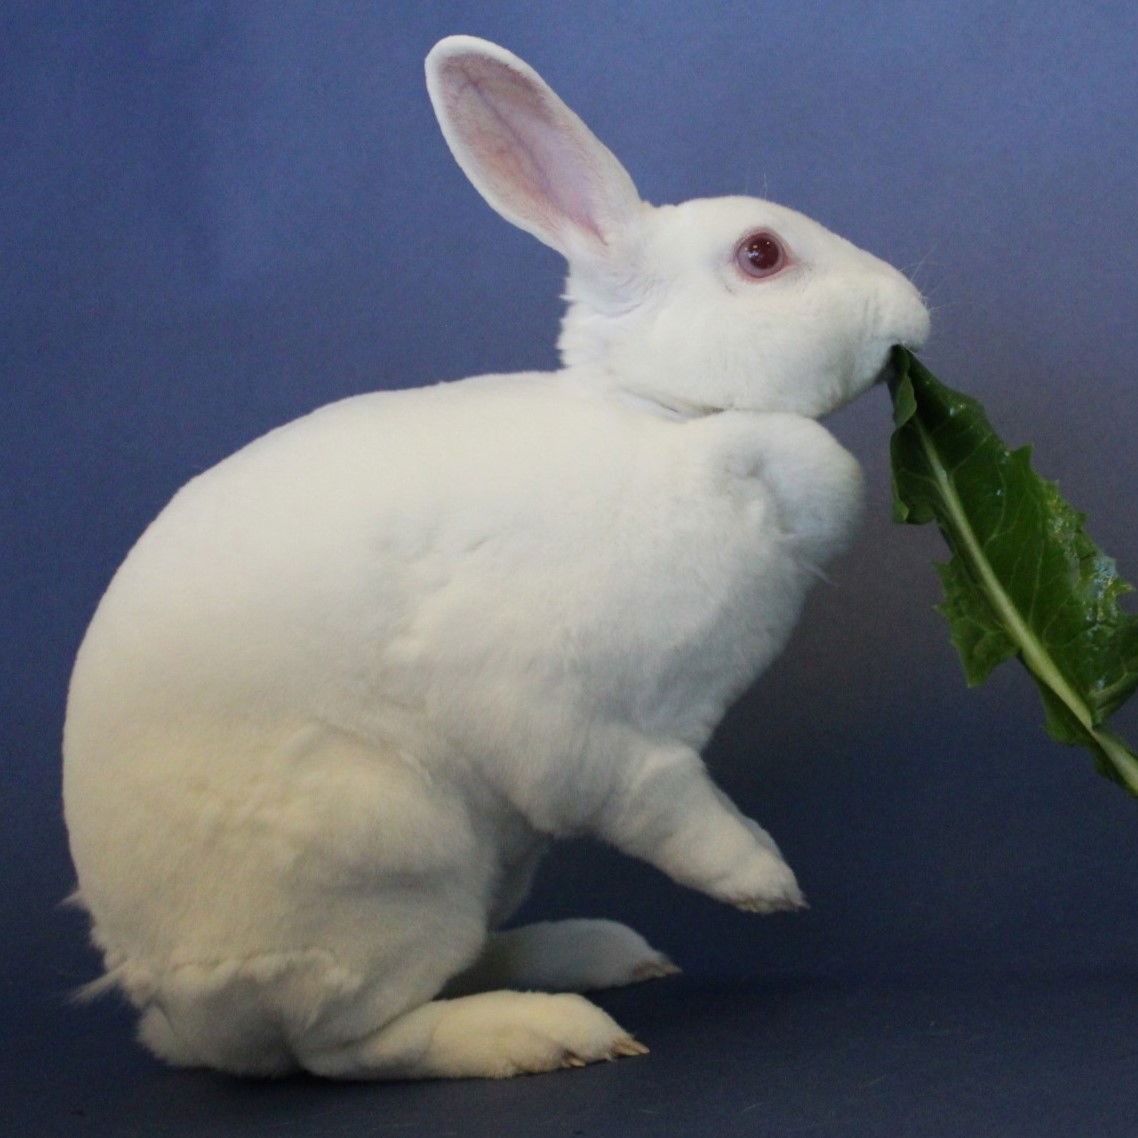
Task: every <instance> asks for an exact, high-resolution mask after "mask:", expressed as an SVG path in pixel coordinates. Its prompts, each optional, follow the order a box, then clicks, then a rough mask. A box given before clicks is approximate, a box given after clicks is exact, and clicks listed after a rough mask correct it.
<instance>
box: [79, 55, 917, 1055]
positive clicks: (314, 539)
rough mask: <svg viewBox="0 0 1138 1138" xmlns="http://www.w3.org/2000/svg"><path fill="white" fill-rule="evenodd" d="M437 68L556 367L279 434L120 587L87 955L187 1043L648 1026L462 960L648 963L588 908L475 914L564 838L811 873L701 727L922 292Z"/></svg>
mask: <svg viewBox="0 0 1138 1138" xmlns="http://www.w3.org/2000/svg"><path fill="white" fill-rule="evenodd" d="M427 68H428V85H429V90H430V93H431V97H432V99H433V100H434V103H435V106H436V109H437V111H438V114H439V117H440V121H441V124H442V127H443V130H444V133H445V134H446V137H447V139H448V141H449V142H450V145H451V147H452V149H453V150H454V153H455V156H456V157H457V158H458V160H459V162H460V163H461V164H462V166H463V168H464V169H465V170H466V171H467V172H468V174H469V175H470V177H471V179H472V181H473V182H474V183H475V184H476V185H477V186H478V188H479V189H480V190H481V191H482V193H483V194H484V195H485V196H486V198H487V199H488V200H489V202H490V203H491V205H493V206H495V207H496V208H497V209H498V210H499V211H500V212H501V213H502V214H503V215H504V216H506V217H508V218H509V219H510V220H511V221H514V222H515V223H517V224H519V225H521V226H522V227H523V228H526V229H528V230H529V231H530V232H532V233H534V234H535V235H536V236H538V237H539V238H540V239H541V240H543V241H546V242H548V243H549V244H551V245H553V246H554V247H555V248H558V249H560V250H561V251H562V252H563V253H565V255H566V257H567V258H568V260H569V265H570V273H569V283H568V299H569V308H568V311H567V313H566V317H565V322H564V328H563V332H562V337H561V347H562V352H563V358H564V365H565V366H564V368H563V369H562V370H561V371H559V372H556V373H552V374H536V373H533V374H519V375H499V376H483V377H479V378H475V379H468V380H464V381H461V382H458V383H451V384H444V385H439V386H436V387H432V388H426V389H422V390H416V391H403V392H389V393H379V394H373V395H366V396H361V397H358V398H355V399H349V400H345V401H344V402H341V403H336V404H333V405H331V406H328V407H325V408H323V409H321V410H319V411H317V412H315V413H314V414H312V415H309V416H307V417H306V418H303V419H301V420H299V421H297V422H294V423H291V424H289V425H288V426H285V427H282V428H280V429H279V430H276V431H273V432H272V433H270V434H269V435H267V436H265V437H264V438H261V439H259V440H257V441H256V442H254V443H252V444H251V445H250V446H247V447H246V448H244V449H243V450H241V451H239V452H238V453H237V454H235V455H233V456H232V457H230V458H229V459H227V460H226V461H224V462H222V463H221V464H220V465H218V466H217V467H215V468H214V469H212V470H210V471H208V472H207V473H205V474H203V475H202V476H201V477H199V478H196V479H195V480H194V481H192V482H191V483H190V484H189V485H187V486H186V487H185V488H184V489H183V490H182V491H181V492H180V493H179V494H178V495H177V496H176V497H175V499H174V500H173V501H172V502H171V503H170V505H169V506H168V507H167V509H166V510H165V511H164V512H163V513H162V514H161V515H160V516H159V518H158V519H157V520H156V521H155V522H154V523H153V525H152V526H151V527H150V528H149V529H148V530H147V532H146V533H145V534H144V535H143V537H142V538H141V540H140V541H139V543H138V544H137V546H136V547H135V549H134V550H133V551H132V552H131V554H130V556H129V557H128V558H127V560H126V562H125V563H124V564H123V566H122V568H121V569H120V570H119V572H118V574H117V575H116V577H115V579H114V581H113V582H112V584H111V586H110V588H109V589H108V591H107V594H106V596H105V597H104V598H103V601H102V603H101V605H100V606H99V609H98V612H97V613H96V616H95V618H94V620H93V622H92V624H91V628H90V630H89V632H88V634H87V637H86V639H85V641H84V643H83V646H82V648H81V651H80V653H79V658H78V660H77V662H76V666H75V672H74V676H73V680H72V686H71V692H70V700H69V705H68V716H67V725H66V732H65V742H64V752H65V770H64V776H65V777H64V796H65V805H66V813H67V821H68V826H69V831H70V838H71V845H72V852H73V856H74V860H75V864H76V866H77V869H78V873H79V882H80V890H81V895H82V898H83V901H84V903H85V904H86V906H87V907H88V909H89V910H90V912H91V914H92V917H93V922H94V937H95V940H96V943H97V944H98V945H99V946H100V947H101V948H102V949H103V950H104V953H105V956H106V962H107V968H108V978H107V979H106V980H104V981H98V982H96V984H95V985H93V986H92V988H94V989H98V988H101V987H105V986H109V985H111V984H116V985H118V986H119V987H121V988H122V989H123V990H124V991H125V992H126V994H127V995H128V996H129V997H130V999H131V1000H132V1001H133V1002H134V1003H135V1004H136V1005H137V1006H138V1007H139V1008H140V1009H141V1010H142V1011H143V1019H142V1029H141V1034H142V1038H143V1040H144V1041H145V1042H146V1043H147V1044H148V1045H149V1046H150V1047H151V1049H152V1050H154V1051H155V1052H156V1053H157V1054H159V1055H161V1056H163V1057H165V1058H166V1059H168V1060H170V1061H171V1062H175V1063H182V1064H199V1065H209V1066H215V1067H219V1068H222V1069H224V1070H230V1071H236V1072H242V1073H252V1074H271V1073H279V1072H283V1071H286V1070H290V1069H294V1068H296V1067H304V1068H307V1069H309V1070H311V1071H315V1072H318V1073H324V1074H329V1075H337V1076H345V1077H347V1076H351V1077H366V1076H373V1077H381V1076H392V1075H397V1076H401V1077H410V1076H436V1075H488V1076H497V1075H504V1074H512V1073H515V1072H517V1071H533V1070H546V1069H549V1068H551V1067H556V1066H560V1065H564V1064H566V1063H568V1064H570V1065H576V1064H578V1063H580V1062H585V1061H592V1060H594V1059H598V1058H605V1057H609V1058H611V1057H613V1056H615V1055H618V1054H632V1053H637V1052H639V1051H640V1050H642V1048H640V1047H639V1045H637V1044H635V1043H634V1042H633V1041H631V1040H630V1038H629V1037H628V1036H627V1034H626V1033H625V1032H623V1031H622V1030H621V1029H620V1028H619V1027H618V1026H617V1025H616V1024H614V1023H613V1021H612V1020H611V1019H609V1017H608V1016H607V1015H605V1014H604V1013H603V1012H601V1011H600V1010H599V1009H598V1008H596V1007H594V1006H593V1005H591V1004H589V1003H587V1002H586V1001H584V1000H583V999H581V998H580V997H578V996H575V995H567V996H548V995H541V994H533V993H530V994H525V993H516V992H509V991H495V992H480V991H478V989H479V988H484V987H487V986H490V987H499V986H509V985H511V984H515V985H522V986H530V985H535V986H545V987H551V988H577V989H581V988H588V987H595V986H605V985H606V984H612V983H623V982H628V981H631V980H635V979H638V978H642V977H643V976H647V975H654V974H662V973H664V972H667V971H670V970H671V969H672V966H671V965H670V963H669V962H667V960H666V958H664V957H662V956H661V955H660V954H659V953H658V952H656V951H655V950H654V949H652V948H650V947H649V946H648V945H647V944H645V943H644V942H643V940H642V939H641V938H640V937H638V936H637V935H636V934H635V933H633V932H632V931H631V930H629V929H625V928H623V926H619V925H614V924H613V923H611V922H577V923H574V924H573V925H567V926H565V927H564V928H562V929H560V930H559V929H558V928H557V926H538V927H536V928H534V929H531V930H529V931H526V930H521V931H516V932H512V933H508V934H500V935H498V936H494V937H489V933H490V931H491V930H493V929H494V928H495V927H496V926H497V925H498V924H499V923H500V922H501V921H503V920H505V919H506V918H507V917H508V916H509V914H510V913H511V912H512V911H513V909H514V908H515V907H516V906H517V904H518V903H519V902H520V900H521V899H522V898H523V897H524V895H525V892H526V889H527V887H528V884H529V880H530V877H531V876H532V873H533V870H534V867H535V865H536V863H537V860H538V858H539V857H540V854H541V852H542V850H543V849H544V847H545V844H546V842H547V840H548V838H549V837H551V836H552V837H556V836H559V835H567V834H590V835H593V836H595V837H598V838H601V839H603V840H605V841H608V842H610V843H612V844H613V845H615V846H617V847H618V848H620V849H622V850H624V851H626V852H628V853H630V854H633V855H635V856H637V857H641V858H644V859H646V860H648V861H649V862H651V863H653V864H654V865H656V866H658V867H659V868H660V869H662V870H663V871H664V872H666V873H668V874H669V875H671V876H672V877H673V878H674V879H675V880H676V881H679V882H682V883H684V884H686V885H690V886H692V887H694V888H697V889H701V890H703V891H705V892H707V893H709V894H710V895H711V896H713V897H717V898H720V899H722V900H724V901H728V902H731V903H733V904H735V905H738V906H740V907H742V908H746V909H752V910H758V911H771V910H775V909H782V908H793V907H796V906H797V905H799V904H801V894H800V892H799V890H798V886H797V884H796V882H795V880H794V875H793V874H792V873H791V871H790V870H789V868H788V867H787V866H786V864H785V862H784V861H783V860H782V858H781V856H780V855H779V852H778V850H777V848H776V847H775V845H774V843H773V842H772V841H771V840H770V838H769V837H768V836H767V835H766V834H765V833H764V832H763V831H762V830H761V829H760V828H759V827H758V826H757V824H756V823H754V822H752V821H751V820H750V819H748V818H746V817H744V816H743V815H742V814H740V812H739V811H738V810H737V809H736V808H735V807H734V806H733V805H732V803H731V802H730V801H729V800H728V799H727V798H726V796H725V795H724V794H723V793H722V792H721V791H719V790H718V789H717V788H716V787H715V786H714V784H713V783H712V782H711V780H710V779H709V777H708V775H707V773H706V771H705V769H704V766H703V764H702V762H701V760H700V758H699V751H700V748H701V747H702V746H703V745H704V743H705V742H706V741H707V739H708V737H709V735H710V733H711V731H712V730H713V729H714V727H715V726H716V724H717V723H718V721H719V720H720V718H721V716H722V715H723V712H724V710H725V708H726V707H727V706H728V705H729V704H730V702H731V701H732V700H733V699H734V698H735V697H736V696H738V695H739V693H740V692H741V691H742V690H743V689H744V688H745V687H746V686H747V685H748V684H749V683H750V682H751V681H752V680H753V679H754V678H755V676H757V675H758V674H759V673H760V672H761V671H762V670H763V668H764V667H765V666H766V665H767V664H768V663H769V662H770V661H771V659H772V658H773V657H774V656H775V655H776V654H777V653H778V652H779V650H780V649H781V648H782V646H783V644H784V643H785V641H786V639H787V637H788V636H789V634H790V631H791V629H792V627H793V625H794V623H795V621H796V619H797V617H798V614H799V610H800V608H801V605H802V602H803V598H804V596H805V593H806V591H807V589H808V587H809V585H810V583H811V582H812V581H813V580H814V578H815V576H816V573H817V570H818V567H819V566H820V565H822V564H823V563H824V562H826V561H827V560H828V559H829V558H831V557H832V556H833V555H834V554H835V553H837V552H838V551H839V550H840V549H841V548H842V547H843V546H844V545H845V544H846V543H847V541H848V540H849V538H850V535H851V533H852V530H853V527H854V524H855V521H856V518H857V513H858V507H859V499H860V480H859V473H858V467H857V464H856V463H855V461H854V459H853V458H852V457H851V456H850V455H849V454H848V453H846V451H844V450H843V449H842V448H841V447H840V446H839V445H838V444H837V442H835V440H834V439H833V438H832V437H831V436H830V435H829V434H828V433H827V432H826V431H825V430H824V429H823V428H822V427H821V426H819V425H818V424H817V423H816V422H815V421H814V417H815V416H818V415H822V414H824V413H825V412H827V411H830V410H832V409H834V408H835V407H837V406H839V405H840V404H842V403H844V402H846V401H847V400H849V399H851V398H853V397H854V396H856V395H857V394H859V393H860V392H861V391H863V390H865V389H866V388H867V387H868V386H869V385H870V384H871V383H872V382H873V381H874V380H875V379H876V378H877V376H878V375H879V373H880V371H881V369H882V367H883V366H884V364H885V362H886V359H887V355H888V351H889V348H890V346H891V345H892V344H894V343H896V342H904V343H907V344H909V345H911V346H918V345H919V344H920V343H921V342H922V341H923V339H924V337H925V335H926V332H927V315H926V312H925V308H924V305H923V304H922V303H921V300H920V297H919V296H918V294H917V293H916V291H915V290H914V289H913V288H912V287H911V286H910V285H909V284H908V282H907V281H905V280H904V278H903V277H901V276H900V275H899V274H898V273H896V272H895V271H894V270H892V269H890V268H889V267H888V266H886V265H884V264H882V263H881V262H879V261H877V260H875V259H874V258H872V257H871V256H869V254H867V253H864V252H862V251H860V250H858V249H855V248H854V247H853V246H851V245H850V244H848V243H847V242H845V241H843V240H841V239H840V238H838V237H836V236H834V235H833V234H831V233H828V232H827V231H826V230H824V229H823V228H822V227H821V226H819V225H817V224H816V223H814V222H812V221H810V220H808V219H807V218H805V217H802V216H801V215H799V214H796V213H793V212H792V211H790V210H786V209H783V208H782V207H779V206H775V205H772V204H770V203H768V202H762V201H756V200H753V199H749V198H725V199H719V200H709V201H695V202H689V203H687V204H685V205H681V206H670V207H663V208H658V209H656V208H652V207H650V206H648V205H646V204H644V203H642V202H641V201H640V200H639V198H638V197H637V196H636V192H635V189H634V187H633V185H632V182H631V180H630V179H629V178H628V175H627V174H626V173H625V172H624V170H623V169H622V168H621V167H620V165H619V163H617V161H616V159H615V158H613V156H612V155H611V154H610V153H609V152H608V151H607V150H606V149H605V148H604V147H603V146H602V145H601V144H600V143H599V142H598V141H597V140H596V139H595V138H594V137H593V136H592V135H591V134H590V133H589V132H588V131H587V129H586V128H585V127H584V126H583V124H581V122H580V120H579V119H577V118H576V116H575V115H573V114H572V112H571V111H569V110H568V108H566V107H565V105H564V104H563V103H562V102H561V101H560V100H559V99H558V98H557V96H556V95H554V94H553V93H552V92H551V91H550V90H549V89H548V88H547V87H546V86H545V85H544V84H543V83H542V81H541V80H540V79H539V78H538V77H537V76H536V74H535V73H534V72H533V71H532V70H531V69H530V68H528V67H527V66H526V65H525V64H523V63H522V62H521V61H519V60H517V59H515V58H514V57H513V56H511V55H509V54H508V53H507V52H505V51H503V50H502V49H501V48H498V47H496V46H494V45H492V44H487V43H484V42H483V41H479V40H474V39H469V38H466V37H454V38H452V39H448V40H444V41H442V43H440V44H439V45H437V46H436V48H435V49H434V50H433V51H432V52H431V54H430V56H429V57H428V61H427ZM759 228H769V229H771V230H774V231H775V232H777V233H778V234H779V236H780V237H781V239H782V240H783V242H784V243H785V245H786V246H787V248H788V249H789V250H790V251H791V253H792V256H793V260H794V264H793V265H792V266H791V267H790V268H789V269H787V270H785V271H784V272H783V273H781V274H779V275H777V276H775V277H772V278H770V279H768V280H762V281H756V280H749V279H747V278H745V277H744V276H743V275H742V274H741V273H740V272H739V271H738V269H737V268H736V266H735V264H734V259H733V254H734V249H735V246H736V244H737V243H738V241H739V240H740V239H741V238H742V237H743V236H744V235H745V234H747V233H748V232H751V231H753V230H756V229H759ZM488 937H489V939H488ZM448 983H449V984H450V985H451V987H450V988H449V989H447V993H446V994H445V996H444V997H443V998H439V994H440V992H443V991H444V988H446V986H447V985H448ZM460 991H461V992H465V993H467V994H463V995H456V994H455V993H457V992H460Z"/></svg>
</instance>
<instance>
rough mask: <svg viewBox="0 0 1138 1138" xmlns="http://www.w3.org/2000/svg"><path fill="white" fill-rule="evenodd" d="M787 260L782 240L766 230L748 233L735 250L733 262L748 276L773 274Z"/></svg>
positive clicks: (759, 276)
mask: <svg viewBox="0 0 1138 1138" xmlns="http://www.w3.org/2000/svg"><path fill="white" fill-rule="evenodd" d="M789 260H790V258H789V257H788V256H787V255H786V250H785V249H784V248H783V247H782V242H781V241H779V239H778V238H777V237H776V236H775V235H774V234H773V233H769V232H767V231H766V230H763V231H761V232H759V233H750V234H748V235H747V236H746V237H744V238H743V240H742V241H740V242H739V246H738V248H737V249H736V250H735V263H736V264H737V265H738V266H739V268H740V269H741V270H742V271H743V273H744V274H745V275H746V276H748V277H756V278H761V277H770V276H774V274H775V273H777V272H778V271H779V270H780V269H782V268H785V266H786V265H787V263H788V261H789Z"/></svg>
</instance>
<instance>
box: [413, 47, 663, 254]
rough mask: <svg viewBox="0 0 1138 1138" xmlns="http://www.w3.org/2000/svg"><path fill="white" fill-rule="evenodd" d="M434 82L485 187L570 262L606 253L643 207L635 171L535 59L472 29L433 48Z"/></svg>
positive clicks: (440, 107)
mask: <svg viewBox="0 0 1138 1138" xmlns="http://www.w3.org/2000/svg"><path fill="white" fill-rule="evenodd" d="M426 69H427V90H428V92H429V93H430V96H431V102H432V104H433V105H434V108H435V114H436V115H437V116H438V120H439V125H440V126H441V127H442V131H443V136H444V137H445V138H446V140H447V144H448V145H449V146H450V148H451V152H452V153H453V154H454V157H455V160H456V161H457V162H458V164H459V166H461V167H462V169H463V171H464V172H465V174H466V176H467V177H468V178H469V179H470V181H471V182H472V183H473V184H474V187H475V189H477V190H478V192H479V193H480V194H481V195H482V196H483V197H484V198H485V199H486V200H487V201H488V202H489V203H490V205H491V206H493V207H494V209H496V210H497V211H498V212H499V213H500V214H501V215H502V216H503V217H504V218H506V220H507V221H510V222H513V224H514V225H517V226H519V227H520V228H522V229H524V230H526V231H527V232H529V233H532V234H533V235H534V236H535V237H536V238H537V239H538V240H539V241H544V242H545V244H547V245H550V246H552V247H553V248H554V249H556V250H558V252H560V253H562V254H564V255H565V256H566V257H567V258H569V259H570V260H574V259H576V258H578V257H580V256H582V255H584V256H589V257H595V256H598V255H599V256H602V257H603V255H604V253H605V251H606V249H608V248H609V247H610V246H611V245H612V244H613V243H614V242H615V240H616V239H617V238H618V237H619V236H620V234H621V232H622V231H623V230H624V229H626V228H627V226H628V225H629V223H630V222H631V220H632V218H633V217H634V216H635V215H636V214H637V213H638V212H639V210H640V208H641V202H640V197H639V195H638V194H637V192H636V187H635V186H634V185H633V184H632V179H631V178H630V177H629V176H628V173H627V171H626V170H625V169H624V167H623V166H622V165H621V164H620V163H619V162H618V161H617V160H616V158H615V157H614V156H613V155H612V153H611V152H610V151H609V150H608V149H607V147H605V146H604V145H603V144H602V143H601V142H600V141H599V140H598V139H597V138H596V136H595V135H594V134H593V133H592V132H591V131H590V130H589V129H588V127H586V126H585V124H584V123H583V122H582V121H581V120H580V119H579V118H578V117H577V116H576V115H575V114H574V113H573V112H572V111H571V110H570V109H569V108H568V107H567V106H566V105H565V104H564V103H563V102H562V101H561V100H560V99H559V98H558V97H557V95H555V94H554V92H553V91H552V90H551V89H550V88H549V87H548V86H547V85H546V83H545V82H544V80H543V79H542V78H541V76H539V75H538V74H537V72H535V71H534V70H533V68H531V67H530V66H529V65H528V64H526V63H523V62H522V60H520V59H518V58H517V57H516V56H514V55H511V54H510V52H508V51H506V50H504V49H503V48H500V47H498V46H497V45H496V44H492V43H488V42H487V41H486V40H480V39H475V38H473V37H471V36H450V37H448V38H447V39H444V40H441V41H440V42H439V43H437V44H436V45H435V46H434V48H432V49H431V52H430V54H429V55H428V56H427V61H426Z"/></svg>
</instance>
